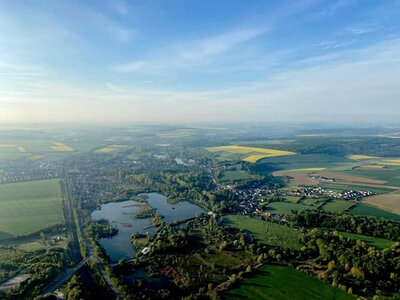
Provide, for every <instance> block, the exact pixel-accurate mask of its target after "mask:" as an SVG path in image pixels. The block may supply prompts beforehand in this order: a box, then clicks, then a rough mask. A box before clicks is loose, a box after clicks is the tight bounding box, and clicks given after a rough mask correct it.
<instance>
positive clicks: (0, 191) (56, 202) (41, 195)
mask: <svg viewBox="0 0 400 300" xmlns="http://www.w3.org/2000/svg"><path fill="white" fill-rule="evenodd" d="M61 200H62V199H61V191H60V181H59V179H51V180H40V181H28V182H20V183H10V184H2V185H0V232H1V231H2V232H5V233H9V234H11V235H14V236H20V235H26V234H30V233H33V232H37V231H40V230H42V229H44V228H46V227H49V226H52V225H55V224H59V223H61V222H62V221H63V214H62V205H61ZM0 239H1V237H0Z"/></svg>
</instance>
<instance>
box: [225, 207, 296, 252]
mask: <svg viewBox="0 0 400 300" xmlns="http://www.w3.org/2000/svg"><path fill="white" fill-rule="evenodd" d="M223 223H224V225H226V226H229V227H233V228H237V229H243V230H247V231H249V232H250V233H251V234H252V236H253V237H254V238H256V239H257V240H259V241H261V242H263V243H265V244H268V245H272V246H280V247H287V248H291V249H300V247H301V245H300V243H299V238H300V236H301V233H300V232H298V231H296V230H294V229H293V228H290V227H287V226H284V225H280V224H276V223H271V222H267V221H263V220H261V219H254V218H249V217H245V216H240V215H229V216H225V217H224V218H223Z"/></svg>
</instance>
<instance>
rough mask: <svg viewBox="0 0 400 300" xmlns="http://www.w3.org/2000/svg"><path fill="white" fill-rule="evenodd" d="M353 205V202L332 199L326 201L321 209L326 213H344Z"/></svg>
mask: <svg viewBox="0 0 400 300" xmlns="http://www.w3.org/2000/svg"><path fill="white" fill-rule="evenodd" d="M353 205H354V202H350V201H347V200H341V199H334V200H330V201H327V202H326V204H324V205H323V206H322V209H323V210H325V211H327V212H341V211H344V210H346V209H348V208H350V207H351V206H353Z"/></svg>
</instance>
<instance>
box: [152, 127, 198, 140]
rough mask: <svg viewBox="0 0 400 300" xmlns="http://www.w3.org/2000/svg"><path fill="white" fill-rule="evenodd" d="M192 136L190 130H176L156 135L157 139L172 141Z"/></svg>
mask: <svg viewBox="0 0 400 300" xmlns="http://www.w3.org/2000/svg"><path fill="white" fill-rule="evenodd" d="M193 134H194V131H193V130H192V129H176V130H172V131H167V132H159V133H157V135H158V136H159V137H162V138H172V139H177V138H183V137H188V136H191V135H193Z"/></svg>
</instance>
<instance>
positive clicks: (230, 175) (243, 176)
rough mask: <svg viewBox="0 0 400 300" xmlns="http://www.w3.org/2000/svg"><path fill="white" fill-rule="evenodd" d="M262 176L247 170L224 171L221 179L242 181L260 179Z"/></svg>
mask: <svg viewBox="0 0 400 300" xmlns="http://www.w3.org/2000/svg"><path fill="white" fill-rule="evenodd" d="M259 178H261V177H260V176H257V175H252V174H249V173H248V172H246V171H223V172H221V174H220V176H219V180H221V181H240V180H247V179H259Z"/></svg>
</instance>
